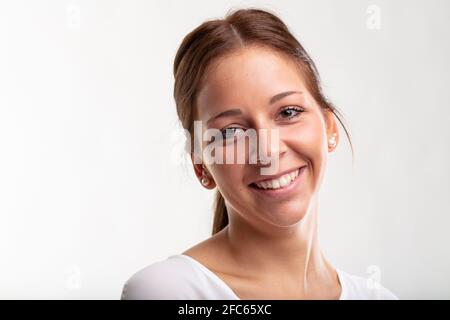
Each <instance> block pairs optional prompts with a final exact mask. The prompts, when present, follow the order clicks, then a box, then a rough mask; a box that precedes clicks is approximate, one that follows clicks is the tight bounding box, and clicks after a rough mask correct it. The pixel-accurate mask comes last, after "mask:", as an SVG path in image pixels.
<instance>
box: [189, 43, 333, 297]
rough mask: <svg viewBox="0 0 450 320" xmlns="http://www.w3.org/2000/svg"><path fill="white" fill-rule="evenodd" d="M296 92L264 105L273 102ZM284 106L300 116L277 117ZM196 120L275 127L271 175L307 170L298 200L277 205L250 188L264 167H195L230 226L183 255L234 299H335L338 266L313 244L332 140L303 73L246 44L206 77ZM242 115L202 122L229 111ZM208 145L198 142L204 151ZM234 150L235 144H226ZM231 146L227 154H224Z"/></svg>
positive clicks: (328, 121) (327, 119)
mask: <svg viewBox="0 0 450 320" xmlns="http://www.w3.org/2000/svg"><path fill="white" fill-rule="evenodd" d="M291 90H292V91H301V92H302V94H291V95H288V96H285V97H284V98H282V99H281V100H279V101H277V102H275V103H273V104H269V100H270V98H271V97H273V96H274V95H276V94H278V93H280V92H285V91H291ZM289 106H297V107H300V108H301V109H302V110H303V112H301V113H298V112H296V111H294V112H291V113H289V112H287V113H286V112H284V113H283V112H282V111H283V109H284V108H286V107H289ZM196 108H197V109H196V119H197V120H202V121H203V127H204V129H206V128H216V129H223V128H226V127H234V128H240V129H236V130H235V132H236V134H238V133H239V132H244V130H246V129H249V128H253V129H255V130H258V129H271V128H277V129H278V130H279V148H274V147H273V146H272V145H270V144H269V143H266V144H263V148H266V149H265V151H266V152H267V153H268V154H271V155H273V154H274V153H278V157H279V167H278V170H277V171H276V172H275V173H279V172H282V171H285V170H288V169H295V168H296V167H300V166H302V165H307V167H306V168H305V171H304V176H303V178H304V180H303V182H302V183H303V184H302V185H301V186H300V188H298V189H297V190H298V191H297V192H296V194H294V195H293V196H290V197H288V198H283V199H282V200H274V199H270V198H267V197H264V196H262V195H260V194H258V192H255V191H254V190H252V189H251V187H250V186H249V184H250V183H251V182H254V181H255V180H261V179H265V178H267V176H266V177H265V176H263V175H261V172H260V168H261V166H262V165H261V164H249V163H245V164H194V163H193V166H194V170H195V173H196V175H197V177H198V178H199V180H201V178H202V170H205V172H206V174H207V176H208V177H209V178H210V181H211V183H210V184H209V185H208V186H206V188H207V189H214V188H218V190H219V191H220V192H221V193H222V195H223V197H224V199H225V203H226V207H227V210H228V215H229V225H228V226H227V227H226V228H224V229H223V230H221V231H220V232H218V233H217V234H215V235H213V236H212V237H210V238H209V239H206V240H205V241H203V242H201V243H199V244H197V245H195V246H194V247H192V248H189V249H188V250H186V251H185V252H183V254H185V255H189V256H191V257H192V258H194V259H196V260H197V261H199V262H200V263H202V264H203V265H205V266H206V267H207V268H209V269H210V270H211V271H213V272H214V273H215V274H216V275H217V276H218V277H219V278H220V279H222V280H223V281H224V282H225V284H227V285H228V286H229V287H230V288H231V289H232V290H233V291H234V293H235V294H236V295H237V296H238V297H239V298H241V299H338V298H339V296H340V293H341V286H340V283H339V280H338V276H337V273H336V270H335V268H334V267H333V266H332V265H331V264H330V263H329V262H328V261H327V259H326V258H325V257H324V255H323V253H322V251H321V249H320V246H319V242H318V235H317V226H318V223H317V222H318V203H319V202H318V192H319V189H320V185H321V182H322V177H323V175H324V172H325V168H326V164H327V157H328V153H329V152H332V151H333V150H334V148H335V146H330V145H329V138H330V137H331V136H332V134H333V133H335V134H336V145H337V143H338V141H339V133H338V130H337V126H336V122H335V120H334V117H333V115H332V114H331V113H330V112H327V111H324V109H322V108H321V107H320V106H319V105H318V104H317V102H316V101H315V100H314V98H313V97H312V95H311V94H310V92H309V91H308V90H307V87H306V86H305V81H304V78H303V76H302V75H301V74H300V72H299V71H298V68H297V67H296V65H295V64H294V63H293V62H292V61H291V60H289V59H288V58H286V57H284V56H282V55H280V54H277V53H276V52H274V51H272V50H270V49H267V48H263V47H255V46H253V47H247V48H245V49H241V50H239V51H238V52H235V53H233V54H231V55H228V56H225V57H222V58H221V59H220V60H218V61H217V62H216V63H214V64H213V65H212V66H210V67H209V68H208V69H207V71H206V73H205V78H204V81H203V84H202V86H201V90H200V91H199V94H198V97H197V105H196ZM234 108H239V109H240V110H241V112H242V114H240V115H238V114H236V115H233V116H228V117H220V118H217V119H215V120H213V121H211V122H210V123H208V125H207V126H205V124H206V122H207V120H209V119H210V118H211V117H213V116H215V115H217V114H219V113H221V112H223V111H226V110H228V109H234ZM206 144H207V142H203V144H202V147H205V146H206ZM231 146H233V143H232V144H231ZM224 148H225V149H226V148H230V146H228V147H224Z"/></svg>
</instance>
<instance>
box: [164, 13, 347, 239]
mask: <svg viewBox="0 0 450 320" xmlns="http://www.w3.org/2000/svg"><path fill="white" fill-rule="evenodd" d="M251 45H259V46H263V47H267V48H270V49H272V50H275V51H277V52H279V53H281V54H283V55H285V56H287V57H289V58H290V59H291V60H292V61H294V62H295V63H296V64H297V65H298V67H299V70H300V71H301V72H302V73H303V74H304V76H305V81H306V86H307V88H308V90H309V92H310V93H311V94H312V96H313V97H314V99H315V100H316V101H317V103H318V104H319V106H320V107H321V108H322V109H323V111H330V112H332V113H333V114H334V116H335V117H336V118H337V119H338V120H339V122H340V123H341V125H342V127H343V128H344V130H345V133H346V135H347V138H348V140H349V142H350V147H351V149H352V154H353V146H352V143H351V140H350V135H349V133H348V131H347V129H346V127H345V125H344V124H343V122H342V121H341V118H340V117H342V115H341V113H340V112H339V111H338V110H337V108H336V107H335V106H334V105H333V104H332V103H331V102H330V101H328V99H327V98H326V97H325V95H324V94H323V92H322V88H321V84H320V78H319V73H318V71H317V68H316V66H315V64H314V62H313V61H312V60H311V58H310V57H309V55H308V54H307V52H306V51H305V49H303V47H302V45H301V44H300V43H299V42H298V41H297V39H296V38H295V37H294V36H293V35H292V34H291V32H290V31H289V30H288V28H287V26H286V25H285V24H284V23H283V21H281V19H280V18H278V17H277V16H276V15H275V14H274V13H271V12H268V11H265V10H261V9H256V8H247V9H239V10H233V11H229V12H228V13H227V15H226V16H225V18H224V19H218V20H210V21H206V22H204V23H202V24H201V25H199V26H198V27H197V28H195V29H194V30H193V31H191V32H190V33H189V34H187V35H186V36H185V37H184V39H183V41H182V43H181V45H180V47H179V49H178V51H177V53H176V56H175V61H174V65H173V74H174V77H175V85H174V98H175V103H176V107H177V113H178V117H179V119H180V121H181V123H182V125H183V127H184V129H186V130H188V131H189V132H190V133H191V135H190V136H191V141H190V143H191V146H192V145H193V136H194V135H193V122H194V120H195V110H196V108H195V105H196V98H197V93H198V92H199V90H200V87H201V85H202V80H203V78H204V74H205V70H206V68H207V67H208V66H209V65H211V64H212V62H213V61H216V60H217V59H218V58H220V57H223V56H225V55H227V54H231V53H233V52H235V51H237V50H239V49H242V48H245V47H248V46H251ZM214 211H215V212H214V222H213V228H212V234H215V233H217V232H219V231H220V230H222V229H223V228H225V227H226V226H227V225H228V213H227V209H226V206H225V200H224V198H223V196H222V195H221V193H220V192H219V191H218V190H217V193H216V198H215V203H214Z"/></svg>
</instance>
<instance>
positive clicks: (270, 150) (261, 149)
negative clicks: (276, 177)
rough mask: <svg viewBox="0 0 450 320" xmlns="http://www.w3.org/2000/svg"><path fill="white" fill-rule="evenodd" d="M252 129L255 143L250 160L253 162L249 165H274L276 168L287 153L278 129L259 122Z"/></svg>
mask: <svg viewBox="0 0 450 320" xmlns="http://www.w3.org/2000/svg"><path fill="white" fill-rule="evenodd" d="M254 129H255V130H256V136H257V143H256V145H255V146H254V147H253V148H252V152H251V160H252V159H253V161H254V162H250V163H253V164H256V165H258V166H261V167H265V166H271V167H273V166H274V165H275V167H276V168H278V164H279V162H280V160H281V158H282V157H284V155H285V153H286V151H287V146H286V144H285V143H284V141H283V137H282V136H281V135H280V130H279V128H278V127H275V126H271V125H270V124H267V123H264V122H261V123H258V124H257V125H255V126H254ZM275 170H277V169H275Z"/></svg>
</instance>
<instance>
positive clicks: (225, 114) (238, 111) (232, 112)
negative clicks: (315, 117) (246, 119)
mask: <svg viewBox="0 0 450 320" xmlns="http://www.w3.org/2000/svg"><path fill="white" fill-rule="evenodd" d="M294 93H298V94H303V92H301V91H285V92H281V93H278V94H276V95H274V96H273V97H272V98H270V100H269V104H274V103H275V102H277V101H278V100H281V99H283V98H284V97H287V96H289V95H291V94H294ZM241 114H242V111H241V109H239V108H235V109H229V110H226V111H223V112H220V113H219V114H217V115H215V116H213V117H211V118H210V119H209V120H208V121H206V124H208V123H210V122H211V121H213V120H216V119H217V118H222V117H231V116H236V115H241Z"/></svg>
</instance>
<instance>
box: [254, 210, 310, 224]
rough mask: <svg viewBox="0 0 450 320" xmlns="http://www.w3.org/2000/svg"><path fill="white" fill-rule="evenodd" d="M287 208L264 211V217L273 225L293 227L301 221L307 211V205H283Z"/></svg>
mask: <svg viewBox="0 0 450 320" xmlns="http://www.w3.org/2000/svg"><path fill="white" fill-rule="evenodd" d="M283 207H286V208H276V209H275V208H274V210H270V209H269V210H267V208H266V209H265V210H264V211H261V212H264V213H263V215H264V217H263V219H264V220H266V221H267V222H268V223H270V224H271V225H274V226H276V227H293V226H295V225H296V224H298V223H299V222H301V221H302V220H303V219H304V218H305V216H306V213H307V207H305V206H303V205H302V206H299V205H296V206H283Z"/></svg>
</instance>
